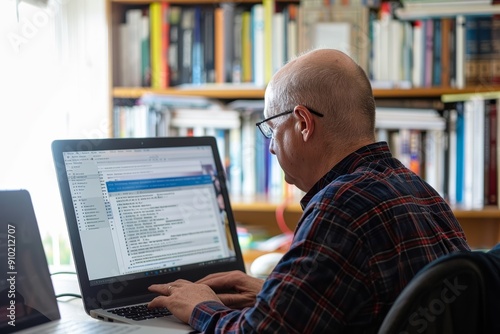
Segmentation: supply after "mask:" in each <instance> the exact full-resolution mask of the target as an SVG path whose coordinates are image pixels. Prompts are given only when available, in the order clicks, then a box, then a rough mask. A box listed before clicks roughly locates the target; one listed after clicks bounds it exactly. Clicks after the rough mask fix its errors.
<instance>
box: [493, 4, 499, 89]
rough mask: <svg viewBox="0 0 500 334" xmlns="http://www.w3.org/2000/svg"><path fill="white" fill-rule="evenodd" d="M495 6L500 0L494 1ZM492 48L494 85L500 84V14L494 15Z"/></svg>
mask: <svg viewBox="0 0 500 334" xmlns="http://www.w3.org/2000/svg"><path fill="white" fill-rule="evenodd" d="M492 3H493V4H494V5H495V6H498V5H499V4H500V0H493V1H492ZM491 48H492V51H493V55H494V57H493V59H492V60H491V67H492V69H491V72H492V74H491V75H492V78H491V82H492V84H494V85H498V84H500V14H498V13H497V14H494V15H493V17H492V20H491Z"/></svg>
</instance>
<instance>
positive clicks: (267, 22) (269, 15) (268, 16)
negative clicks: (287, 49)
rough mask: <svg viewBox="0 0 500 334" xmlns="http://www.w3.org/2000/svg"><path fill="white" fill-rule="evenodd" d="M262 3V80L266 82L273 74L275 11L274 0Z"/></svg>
mask: <svg viewBox="0 0 500 334" xmlns="http://www.w3.org/2000/svg"><path fill="white" fill-rule="evenodd" d="M262 4H263V5H264V50H265V55H266V56H265V58H264V81H265V82H266V83H268V82H269V80H271V77H272V76H273V74H274V73H273V55H272V50H273V14H274V11H275V0H263V1H262Z"/></svg>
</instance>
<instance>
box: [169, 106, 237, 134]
mask: <svg viewBox="0 0 500 334" xmlns="http://www.w3.org/2000/svg"><path fill="white" fill-rule="evenodd" d="M240 125H241V121H240V113H239V112H238V111H235V110H214V109H207V110H204V109H184V108H173V109H172V112H171V119H170V126H172V127H188V128H189V127H191V128H196V127H201V128H215V129H232V128H238V127H240Z"/></svg>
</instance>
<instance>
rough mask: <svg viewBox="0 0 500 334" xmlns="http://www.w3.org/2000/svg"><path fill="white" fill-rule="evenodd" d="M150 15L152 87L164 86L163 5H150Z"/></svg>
mask: <svg viewBox="0 0 500 334" xmlns="http://www.w3.org/2000/svg"><path fill="white" fill-rule="evenodd" d="M149 15H150V56H151V87H153V88H164V87H165V86H166V83H165V82H164V81H163V80H164V79H166V78H165V77H163V74H164V68H163V66H165V63H164V59H162V52H163V43H162V6H161V4H160V3H152V4H150V5H149Z"/></svg>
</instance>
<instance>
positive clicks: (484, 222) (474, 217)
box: [231, 200, 500, 249]
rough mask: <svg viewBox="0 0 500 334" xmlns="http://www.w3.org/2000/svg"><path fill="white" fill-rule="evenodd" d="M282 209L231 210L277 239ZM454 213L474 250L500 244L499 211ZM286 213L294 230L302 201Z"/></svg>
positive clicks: (252, 205)
mask: <svg viewBox="0 0 500 334" xmlns="http://www.w3.org/2000/svg"><path fill="white" fill-rule="evenodd" d="M278 205H279V204H276V203H275V202H272V201H269V202H266V201H262V200H257V201H253V202H252V201H251V200H246V201H239V202H238V201H236V202H234V203H233V204H232V205H231V206H232V209H233V212H234V216H235V219H236V221H237V222H239V223H241V224H243V225H248V226H259V227H262V228H264V229H265V230H266V231H268V232H269V234H270V235H277V234H280V233H281V232H282V231H281V230H280V228H279V227H278V224H277V222H276V209H277V208H278ZM453 212H454V213H455V216H456V217H457V219H458V221H459V222H460V224H461V226H462V228H463V229H464V231H465V234H466V236H467V239H468V241H469V244H470V245H471V247H473V248H480V249H483V248H491V247H493V246H494V245H496V244H497V243H499V242H500V209H499V208H497V207H491V206H489V207H485V208H484V209H482V210H467V209H461V208H455V209H454V210H453ZM283 213H284V218H285V221H286V223H287V226H288V227H289V228H290V229H292V230H293V229H294V228H295V226H296V223H297V222H298V220H299V218H300V216H301V215H302V209H301V207H300V205H299V204H298V201H297V202H294V203H290V204H288V205H286V207H285V209H284V211H283Z"/></svg>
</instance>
